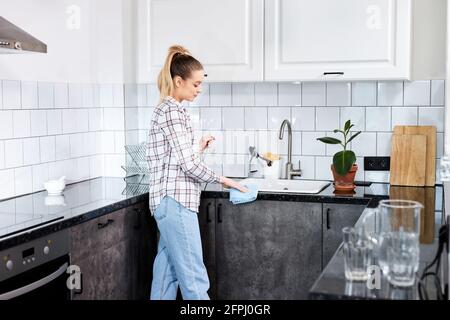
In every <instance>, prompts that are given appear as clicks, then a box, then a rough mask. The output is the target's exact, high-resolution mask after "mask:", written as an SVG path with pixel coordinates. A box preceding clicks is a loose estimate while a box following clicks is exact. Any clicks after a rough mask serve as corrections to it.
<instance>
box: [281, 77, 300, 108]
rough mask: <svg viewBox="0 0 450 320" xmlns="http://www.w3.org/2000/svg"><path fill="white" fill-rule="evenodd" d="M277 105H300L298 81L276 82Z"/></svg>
mask: <svg viewBox="0 0 450 320" xmlns="http://www.w3.org/2000/svg"><path fill="white" fill-rule="evenodd" d="M278 105H279V106H289V107H294V106H301V105H302V86H301V84H300V83H298V84H295V83H279V84H278Z"/></svg>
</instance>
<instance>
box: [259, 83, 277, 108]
mask: <svg viewBox="0 0 450 320" xmlns="http://www.w3.org/2000/svg"><path fill="white" fill-rule="evenodd" d="M277 104H278V87H277V84H276V83H256V84H255V106H260V107H271V106H276V105H277Z"/></svg>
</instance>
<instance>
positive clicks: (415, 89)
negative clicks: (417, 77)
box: [404, 80, 431, 106]
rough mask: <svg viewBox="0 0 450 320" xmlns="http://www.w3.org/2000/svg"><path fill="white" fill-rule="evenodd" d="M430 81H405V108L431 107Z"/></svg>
mask: <svg viewBox="0 0 450 320" xmlns="http://www.w3.org/2000/svg"><path fill="white" fill-rule="evenodd" d="M430 98H431V96H430V81H429V80H427V81H413V82H409V81H405V83H404V99H405V101H404V105H405V106H428V105H430V101H431V100H430Z"/></svg>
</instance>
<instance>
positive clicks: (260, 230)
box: [216, 199, 322, 299]
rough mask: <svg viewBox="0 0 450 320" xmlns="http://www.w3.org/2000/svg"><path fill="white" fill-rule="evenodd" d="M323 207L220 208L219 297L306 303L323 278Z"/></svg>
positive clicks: (260, 204) (223, 202) (220, 204)
mask: <svg viewBox="0 0 450 320" xmlns="http://www.w3.org/2000/svg"><path fill="white" fill-rule="evenodd" d="M321 212H322V204H320V203H302V202H283V201H263V200H260V201H256V202H253V203H249V204H242V205H233V204H231V203H230V202H229V201H228V200H227V199H218V200H217V204H216V281H217V298H218V299H306V298H307V293H308V290H309V288H310V287H311V286H312V284H313V282H314V281H315V279H316V278H317V277H318V276H319V274H320V267H321V245H322V242H321V229H322V217H321Z"/></svg>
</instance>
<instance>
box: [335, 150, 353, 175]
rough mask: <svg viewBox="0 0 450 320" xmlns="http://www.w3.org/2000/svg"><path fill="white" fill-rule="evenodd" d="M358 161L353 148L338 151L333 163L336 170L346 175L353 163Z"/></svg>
mask: <svg viewBox="0 0 450 320" xmlns="http://www.w3.org/2000/svg"><path fill="white" fill-rule="evenodd" d="M355 162H356V156H355V153H354V152H353V151H351V150H343V151H340V152H337V153H336V154H335V155H334V157H333V165H334V168H335V170H336V172H337V173H338V174H339V175H341V176H344V175H346V174H347V173H348V172H349V171H350V168H351V167H352V165H353V164H354V163H355Z"/></svg>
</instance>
